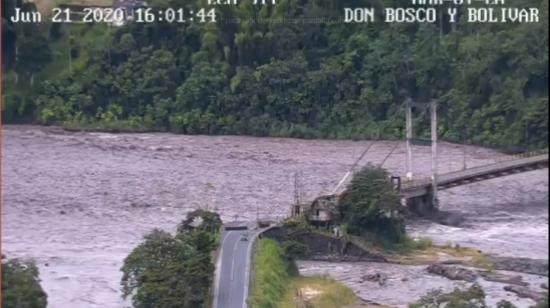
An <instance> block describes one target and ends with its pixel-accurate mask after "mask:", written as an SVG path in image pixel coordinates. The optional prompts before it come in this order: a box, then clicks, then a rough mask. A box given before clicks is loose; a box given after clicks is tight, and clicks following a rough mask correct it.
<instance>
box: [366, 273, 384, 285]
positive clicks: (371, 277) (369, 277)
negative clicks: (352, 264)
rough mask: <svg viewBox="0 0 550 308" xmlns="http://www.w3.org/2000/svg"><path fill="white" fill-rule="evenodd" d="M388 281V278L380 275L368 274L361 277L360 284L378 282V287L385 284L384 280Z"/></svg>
mask: <svg viewBox="0 0 550 308" xmlns="http://www.w3.org/2000/svg"><path fill="white" fill-rule="evenodd" d="M387 279H388V276H386V275H385V274H382V273H370V274H367V275H365V276H363V277H361V280H362V282H364V281H365V280H366V281H371V282H378V284H379V285H381V286H383V285H385V284H386V280H387Z"/></svg>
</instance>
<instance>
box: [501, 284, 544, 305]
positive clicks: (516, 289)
mask: <svg viewBox="0 0 550 308" xmlns="http://www.w3.org/2000/svg"><path fill="white" fill-rule="evenodd" d="M504 291H508V292H512V293H515V294H516V295H517V296H519V297H523V298H530V299H532V300H534V301H535V302H538V301H541V300H543V299H544V298H545V294H543V293H541V292H536V291H533V290H529V289H528V288H526V287H522V286H516V285H509V286H505V287H504Z"/></svg>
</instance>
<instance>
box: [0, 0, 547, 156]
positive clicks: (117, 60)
mask: <svg viewBox="0 0 550 308" xmlns="http://www.w3.org/2000/svg"><path fill="white" fill-rule="evenodd" d="M15 1H16V0H8V1H3V2H2V5H3V6H4V8H5V9H4V10H3V12H4V14H5V16H3V23H4V42H5V43H6V44H4V50H3V51H4V53H3V54H4V57H5V58H4V61H3V62H4V70H5V72H7V74H5V75H6V77H5V78H4V86H5V89H6V93H4V95H3V104H4V120H5V121H6V122H8V123H10V122H11V123H14V122H38V123H42V124H52V123H53V124H59V123H62V124H63V125H65V126H66V127H72V128H102V129H112V130H136V131H140V130H168V131H172V132H178V133H186V134H250V135H258V136H291V137H304V138H353V139H365V138H401V137H402V136H403V131H404V127H403V126H404V110H403V102H404V101H405V100H406V99H407V98H411V99H412V100H413V101H414V102H416V103H418V107H417V108H416V109H417V110H415V117H416V119H415V120H416V121H417V127H418V131H417V134H418V137H422V136H423V135H425V134H426V133H427V128H428V124H427V117H428V115H427V114H426V108H423V107H422V106H426V105H427V104H428V102H429V101H430V100H432V99H437V100H438V101H439V110H440V118H441V121H440V125H439V133H440V134H441V136H442V137H443V138H444V139H446V140H451V141H458V142H468V143H475V144H481V145H489V146H495V147H500V148H505V149H516V150H525V149H526V148H540V147H547V143H548V141H547V139H548V0H518V1H514V3H513V4H510V3H507V5H517V6H519V7H538V8H540V9H541V12H540V13H541V22H540V23H523V24H519V23H492V24H474V23H466V22H465V21H464V18H462V19H461V20H460V22H458V23H456V24H449V23H447V22H438V23H436V24H428V23H423V24H422V23H414V24H396V23H392V24H390V23H383V22H375V23H369V24H344V23H341V22H314V21H319V19H320V18H323V20H325V21H335V20H337V19H338V18H341V17H343V15H344V10H343V9H344V7H367V6H374V7H377V8H382V7H384V6H395V7H396V6H407V5H410V1H407V0H393V1H392V0H371V1H367V0H342V1H341V0H338V1H336V0H331V1H329V0H280V1H278V2H277V4H276V5H274V6H273V5H263V6H262V5H256V6H255V5H252V3H251V2H252V1H241V4H240V5H239V6H222V7H218V8H217V12H218V22H217V23H186V24H168V23H151V24H137V23H130V24H128V25H126V26H123V27H108V26H106V25H59V24H57V25H48V24H39V25H34V24H33V25H22V24H18V25H13V24H10V22H9V21H8V20H7V19H6V17H7V16H9V14H10V11H11V10H12V9H13V7H14V6H15V5H17V3H16V2H15ZM204 2H205V1H195V0H193V1H191V0H153V1H151V2H150V5H151V6H154V7H160V8H163V7H164V8H166V7H174V8H180V7H183V8H188V9H195V10H196V9H197V8H198V7H203V6H205V5H204ZM27 6H28V7H27V8H26V9H28V10H32V9H34V8H33V5H32V4H30V5H27ZM443 8H444V7H442V8H441V10H442V12H443ZM269 18H271V19H272V20H273V21H276V20H277V19H279V20H280V19H281V18H285V20H286V22H266V20H268V19H269ZM236 20H238V22H236ZM441 20H443V19H441ZM16 73H17V74H16ZM35 75H36V76H35Z"/></svg>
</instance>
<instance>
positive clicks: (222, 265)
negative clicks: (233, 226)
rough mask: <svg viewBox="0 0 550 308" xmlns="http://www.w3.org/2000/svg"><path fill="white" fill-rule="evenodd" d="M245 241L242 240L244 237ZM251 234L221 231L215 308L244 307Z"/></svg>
mask: <svg viewBox="0 0 550 308" xmlns="http://www.w3.org/2000/svg"><path fill="white" fill-rule="evenodd" d="M245 235H246V237H247V239H248V240H247V241H243V240H242V238H243V236H245ZM253 241H254V231H251V230H227V229H226V230H224V231H223V232H222V240H221V245H220V247H221V249H220V255H219V257H218V264H217V265H216V278H215V279H216V280H215V286H214V305H213V306H214V308H246V307H247V304H246V299H247V297H248V285H249V280H250V277H249V275H250V274H249V273H250V262H251V261H250V259H251V254H252V245H253Z"/></svg>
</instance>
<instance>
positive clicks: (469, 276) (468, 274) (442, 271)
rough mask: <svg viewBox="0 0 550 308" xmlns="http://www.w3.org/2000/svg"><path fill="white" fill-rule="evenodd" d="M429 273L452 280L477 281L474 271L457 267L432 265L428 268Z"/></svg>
mask: <svg viewBox="0 0 550 308" xmlns="http://www.w3.org/2000/svg"><path fill="white" fill-rule="evenodd" d="M427 271H428V273H431V274H435V275H439V276H443V277H446V278H448V279H451V280H464V281H468V282H473V281H475V280H476V279H477V275H476V273H475V272H474V271H471V270H469V269H465V268H460V267H455V266H444V265H441V264H432V265H430V266H428V268H427Z"/></svg>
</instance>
